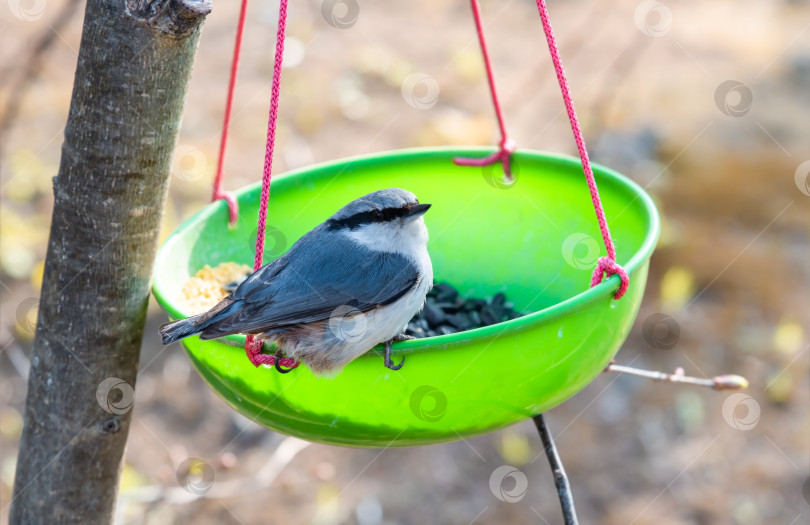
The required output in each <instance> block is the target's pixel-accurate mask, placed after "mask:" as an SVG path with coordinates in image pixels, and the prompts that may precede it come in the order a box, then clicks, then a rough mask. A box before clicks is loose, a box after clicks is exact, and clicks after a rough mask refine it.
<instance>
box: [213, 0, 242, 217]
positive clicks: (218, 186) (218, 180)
mask: <svg viewBox="0 0 810 525" xmlns="http://www.w3.org/2000/svg"><path fill="white" fill-rule="evenodd" d="M247 3H248V0H242V7H241V9H240V11H239V23H238V24H237V26H236V42H235V43H234V46H233V60H231V78H230V80H229V81H228V98H227V100H226V102H225V117H224V119H223V123H222V136H221V137H220V139H219V158H218V159H217V174H216V177H214V195H213V196H212V197H211V201H212V202H213V201H215V200H218V199H225V202H227V203H228V211H229V214H230V224H231V225H234V224H236V220H237V218H238V217H239V205H238V204H237V203H236V199H235V198H234V196H233V194H232V193H230V192H226V191H223V190H222V180H223V178H224V173H223V165H224V164H225V146H227V144H228V128H230V125H231V109H232V108H233V93H234V91H235V88H236V71H237V70H238V69H239V55H240V53H241V51H242V32H243V29H244V27H245V13H246V12H247Z"/></svg>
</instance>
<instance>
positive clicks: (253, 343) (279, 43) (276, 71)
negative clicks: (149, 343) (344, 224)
mask: <svg viewBox="0 0 810 525" xmlns="http://www.w3.org/2000/svg"><path fill="white" fill-rule="evenodd" d="M287 2H288V0H281V3H280V4H279V7H278V31H277V33H276V56H275V62H274V64H273V90H272V94H271V96H270V115H269V116H268V119H267V143H266V145H265V150H264V174H263V176H262V196H261V201H259V226H258V231H257V233H256V256H255V257H254V259H253V271H254V272H255V271H258V270H259V269H260V268H261V267H262V258H263V255H264V227H265V223H266V222H267V204H268V201H269V200H270V178H271V174H272V171H273V149H274V147H275V143H276V120H277V119H278V98H279V93H280V91H281V63H282V60H283V58H284V33H285V31H286V29H287ZM261 350H262V342H261V341H260V340H257V339H256V338H254V337H253V336H252V335H249V336H247V343H245V351H246V352H247V356H248V359H250V362H251V363H253V364H254V365H255V366H259V365H271V364H274V363H275V357H274V356H272V355H267V354H262V353H261ZM280 364H281V365H282V366H286V367H288V368H295V367H297V366H298V362H297V361H295V360H294V359H292V358H289V357H282V358H281V360H280Z"/></svg>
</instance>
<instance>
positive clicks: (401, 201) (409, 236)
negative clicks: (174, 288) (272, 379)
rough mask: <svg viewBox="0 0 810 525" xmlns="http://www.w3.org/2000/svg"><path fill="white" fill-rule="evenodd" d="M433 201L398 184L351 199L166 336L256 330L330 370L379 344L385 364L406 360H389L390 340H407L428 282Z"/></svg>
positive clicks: (318, 371) (324, 372) (318, 369)
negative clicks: (429, 215)
mask: <svg viewBox="0 0 810 525" xmlns="http://www.w3.org/2000/svg"><path fill="white" fill-rule="evenodd" d="M430 206H431V205H430V204H420V203H419V201H418V199H417V198H416V195H414V194H413V193H411V192H409V191H407V190H404V189H399V188H389V189H382V190H378V191H374V192H372V193H369V194H367V195H364V196H362V197H360V198H358V199H356V200H353V201H352V202H350V203H348V204H346V205H345V206H343V207H342V208H340V209H339V210H338V211H337V212H336V213H335V214H334V215H332V216H331V217H329V218H328V219H327V220H326V221H324V222H323V223H321V224H319V225H318V226H316V227H315V228H313V229H312V230H310V231H309V232H307V233H306V234H305V235H304V236H303V237H301V238H300V239H299V240H298V241H296V242H295V244H293V246H292V247H291V248H290V249H289V251H287V253H285V254H284V255H282V256H281V257H279V258H277V259H275V260H274V261H272V262H270V263H268V264H266V265H264V266H263V267H262V268H260V269H259V270H257V271H256V272H254V273H252V274H251V275H249V276H248V277H247V278H246V279H245V280H244V281H242V282H241V283H240V284H239V285H238V286H237V287H236V288H235V289H234V290H233V291H232V293H231V294H230V295H228V296H226V297H225V298H224V299H223V300H222V301H220V302H219V303H218V304H217V305H215V306H214V307H213V308H211V309H210V310H208V311H207V312H205V313H202V314H199V315H195V316H192V317H188V318H186V319H181V320H179V321H174V322H169V323H166V324H164V325H163V326H161V327H160V334H161V336H162V340H163V344H164V345H166V344H171V343H174V342H176V341H178V340H180V339H183V338H185V337H189V336H192V335H197V334H199V336H200V339H203V340H208V339H215V338H218V337H223V336H227V335H231V334H240V333H241V334H252V335H254V336H256V337H257V338H258V339H260V340H262V341H269V342H272V343H275V345H276V348H277V349H278V351H279V352H280V353H283V354H285V355H286V356H288V357H292V358H293V359H295V360H297V361H300V362H302V363H304V364H305V365H307V367H308V368H309V369H310V370H311V371H312V372H313V373H314V374H315V375H317V376H334V375H336V374H337V373H339V372H340V371H341V370H342V369H343V367H344V366H345V365H346V364H348V363H349V362H351V361H352V360H354V359H355V358H357V357H359V356H361V355H362V354H364V353H366V352H367V351H368V350H370V349H372V348H373V347H374V346H376V345H377V344H379V343H384V344H385V356H384V366H385V367H387V368H389V369H391V370H399V369H400V368H401V367H402V365H403V363H404V360H405V359H404V357H403V359H402V362H400V363H399V364H397V365H395V364H394V363H393V361H392V360H391V344H392V343H393V342H396V341H402V340H406V339H412V337H410V336H407V335H405V334H404V333H403V331H404V329H405V328H406V326H407V324H408V322H409V321H410V320H411V318H413V316H414V315H415V314H416V313H418V312H419V311H420V310H421V309H422V307H423V306H424V303H425V298H426V296H427V293H428V291H430V289H431V288H432V286H433V265H432V262H431V260H430V255H429V254H428V250H427V242H428V239H429V235H428V230H427V226H426V225H425V221H424V214H425V212H427V211H428V209H429V208H430ZM277 357H280V354H279V353H277ZM278 362H279V359H278V358H277V359H276V365H278ZM276 368H277V369H279V370H281V369H280V367H279V366H276Z"/></svg>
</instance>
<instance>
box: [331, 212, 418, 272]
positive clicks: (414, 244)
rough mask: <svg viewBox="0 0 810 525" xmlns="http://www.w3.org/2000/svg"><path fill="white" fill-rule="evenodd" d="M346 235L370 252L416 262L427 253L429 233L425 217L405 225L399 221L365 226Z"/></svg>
mask: <svg viewBox="0 0 810 525" xmlns="http://www.w3.org/2000/svg"><path fill="white" fill-rule="evenodd" d="M344 234H345V235H347V236H349V237H350V238H351V239H352V240H354V241H355V242H357V243H358V244H362V245H363V246H365V247H366V248H368V249H369V250H374V251H378V252H389V253H399V254H402V255H404V256H406V257H410V258H411V259H413V260H414V261H416V262H420V260H421V259H422V257H423V253H425V254H426V253H427V242H428V231H427V227H426V226H425V219H424V217H417V218H415V219H412V220H410V221H408V222H406V223H404V224H402V223H401V222H399V221H394V222H387V223H371V224H365V225H363V226H361V227H359V228H357V229H355V230H346V231H345V232H344Z"/></svg>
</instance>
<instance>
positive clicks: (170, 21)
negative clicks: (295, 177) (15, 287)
mask: <svg viewBox="0 0 810 525" xmlns="http://www.w3.org/2000/svg"><path fill="white" fill-rule="evenodd" d="M210 8H211V5H210V0H89V1H88V2H87V10H86V13H85V20H84V28H83V32H82V43H81V48H80V50H79V60H78V66H77V68H76V77H75V81H74V87H73V97H72V100H71V107H70V114H69V117H68V122H67V125H66V126H65V141H64V144H63V146H62V160H61V164H60V167H59V174H58V177H56V178H55V179H54V196H55V201H54V210H53V218H52V222H51V234H50V241H49V243H48V254H47V258H46V260H45V275H44V281H43V286H42V295H41V298H40V308H39V323H38V326H37V332H36V338H35V341H34V350H33V356H32V359H31V371H30V377H29V381H28V397H27V399H26V405H25V428H24V430H23V434H22V439H21V441H20V453H19V457H18V460H17V474H16V478H15V483H14V494H13V499H12V502H11V513H10V516H11V523H14V524H17V523H19V524H26V525H27V524H32V523H34V524H36V523H82V524H87V523H92V524H97V523H98V524H101V523H109V522H110V521H111V519H112V516H113V511H114V507H115V500H116V492H117V487H118V475H119V471H120V465H121V457H122V455H123V451H124V446H125V444H126V438H127V433H128V431H129V423H130V408H131V406H132V397H133V387H134V385H135V376H136V373H137V367H138V357H139V350H140V345H141V338H142V335H143V327H144V321H145V317H146V306H147V302H148V297H149V282H150V278H151V275H152V265H153V261H154V256H155V251H156V249H157V240H158V233H159V230H160V221H161V218H162V215H163V207H164V204H165V200H166V194H167V189H168V179H169V167H170V162H171V154H172V150H173V148H174V144H175V141H176V139H177V131H178V127H179V123H180V117H181V112H182V108H183V100H184V97H185V91H186V85H187V82H188V78H189V75H190V72H191V64H192V61H193V57H194V52H195V49H196V45H197V40H198V38H199V33H200V25H201V24H202V21H203V20H204V18H205V16H206V15H207V14H208V13H209V11H210Z"/></svg>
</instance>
